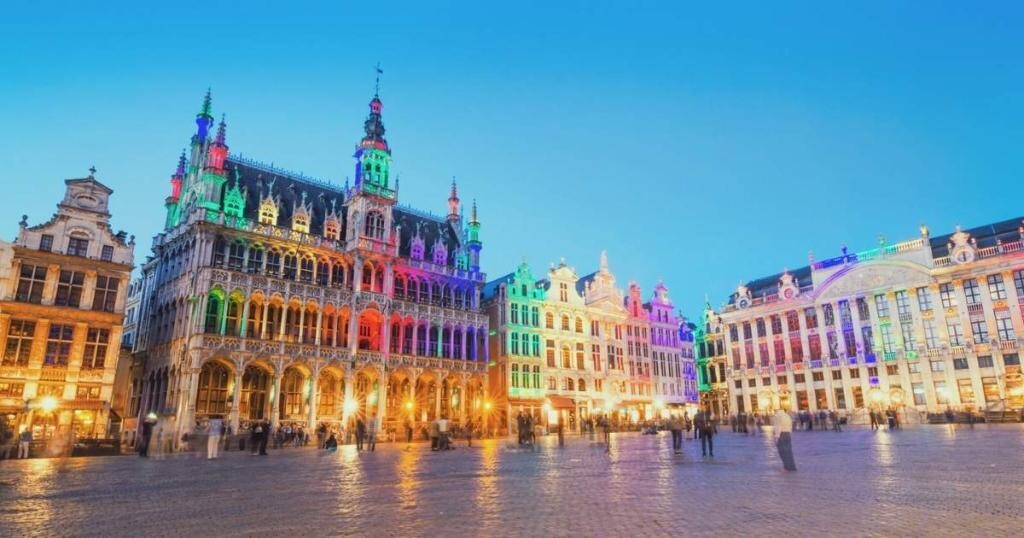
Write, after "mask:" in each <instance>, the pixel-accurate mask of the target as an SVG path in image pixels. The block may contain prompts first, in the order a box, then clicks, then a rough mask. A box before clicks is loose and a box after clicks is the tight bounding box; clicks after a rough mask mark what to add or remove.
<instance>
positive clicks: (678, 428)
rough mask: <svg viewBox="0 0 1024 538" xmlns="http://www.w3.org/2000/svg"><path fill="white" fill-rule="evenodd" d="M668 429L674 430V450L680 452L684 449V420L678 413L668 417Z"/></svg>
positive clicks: (676, 452) (675, 452)
mask: <svg viewBox="0 0 1024 538" xmlns="http://www.w3.org/2000/svg"><path fill="white" fill-rule="evenodd" d="M668 430H669V431H670V432H672V452H673V453H674V454H678V453H680V452H682V449H683V422H682V419H681V418H679V416H678V415H676V416H673V417H670V418H669V419H668Z"/></svg>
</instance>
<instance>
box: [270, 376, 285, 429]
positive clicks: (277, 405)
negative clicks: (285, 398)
mask: <svg viewBox="0 0 1024 538" xmlns="http://www.w3.org/2000/svg"><path fill="white" fill-rule="evenodd" d="M283 377H284V372H283V371H280V370H279V369H275V371H274V383H273V385H272V386H271V387H272V388H271V390H272V391H273V392H272V394H273V395H274V398H273V399H272V400H271V401H270V426H271V427H272V428H273V432H276V431H277V425H278V424H279V423H280V422H281V379H282V378H283ZM273 432H272V433H273Z"/></svg>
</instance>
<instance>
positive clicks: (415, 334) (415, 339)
mask: <svg viewBox="0 0 1024 538" xmlns="http://www.w3.org/2000/svg"><path fill="white" fill-rule="evenodd" d="M419 335H420V324H419V320H416V321H415V322H414V323H413V325H412V349H410V350H409V354H410V355H416V354H417V347H416V346H417V345H419Z"/></svg>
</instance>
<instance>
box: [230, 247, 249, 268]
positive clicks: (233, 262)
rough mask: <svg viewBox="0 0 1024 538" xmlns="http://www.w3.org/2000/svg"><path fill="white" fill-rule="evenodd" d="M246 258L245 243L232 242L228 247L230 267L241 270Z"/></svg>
mask: <svg viewBox="0 0 1024 538" xmlns="http://www.w3.org/2000/svg"><path fill="white" fill-rule="evenodd" d="M244 260H245V244H244V243H242V242H240V241H235V242H233V243H231V245H230V246H229V247H228V267H230V268H231V269H234V270H236V271H241V270H242V263H243V261H244Z"/></svg>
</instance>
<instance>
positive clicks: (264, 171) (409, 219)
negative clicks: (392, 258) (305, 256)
mask: <svg viewBox="0 0 1024 538" xmlns="http://www.w3.org/2000/svg"><path fill="white" fill-rule="evenodd" d="M225 168H226V169H227V170H228V184H227V185H228V186H229V187H230V186H232V185H234V180H235V177H236V174H235V171H236V170H237V178H238V181H239V183H240V184H241V186H242V187H244V188H245V190H246V199H245V213H244V216H245V218H247V219H251V220H258V213H259V206H260V202H261V201H262V200H263V197H264V196H265V195H267V194H268V193H269V194H270V195H271V196H273V197H277V198H278V199H279V200H280V203H279V204H278V222H279V223H281V224H282V225H285V226H287V225H288V223H290V222H291V220H292V213H293V212H294V208H295V203H296V202H301V201H302V199H303V198H302V195H303V193H305V195H306V198H305V201H306V203H308V204H309V205H310V206H311V209H312V215H311V218H310V224H309V231H310V233H311V234H313V235H322V234H323V230H324V221H325V219H326V215H327V213H328V212H329V209H330V207H331V204H332V203H333V204H334V208H335V213H336V214H337V216H338V219H339V221H340V222H339V224H340V225H341V237H345V235H346V229H345V228H346V225H347V219H346V216H347V211H346V209H345V207H344V201H345V192H344V188H343V187H342V186H341V185H334V184H331V183H328V182H324V181H319V180H316V179H313V178H308V177H305V176H302V175H300V174H295V173H292V172H288V171H285V170H280V169H278V168H275V167H272V166H266V165H261V164H259V163H256V162H255V161H251V160H249V159H242V158H239V157H236V156H234V155H232V156H229V157H228V159H227V160H226V164H225ZM225 192H227V189H225ZM392 220H393V222H394V225H396V226H400V227H401V228H400V243H399V251H398V255H399V256H402V257H405V258H408V257H409V250H410V247H411V245H412V237H413V235H415V233H416V230H417V228H418V229H419V230H420V234H421V235H422V237H423V239H424V243H423V244H424V247H425V248H424V256H423V257H424V259H428V260H429V259H432V255H431V249H432V247H433V245H434V241H435V240H436V239H437V238H439V237H440V238H441V239H442V240H443V242H444V244H445V246H446V247H447V249H448V265H454V264H455V256H456V254H457V250H458V248H459V247H460V246H461V237H460V233H459V231H458V230H456V229H455V227H454V226H452V224H451V223H449V222H448V221H447V220H446V219H444V218H441V217H438V216H435V215H431V214H429V213H427V212H425V211H419V210H416V209H413V208H410V207H405V206H402V205H395V206H394V208H393V210H392Z"/></svg>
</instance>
